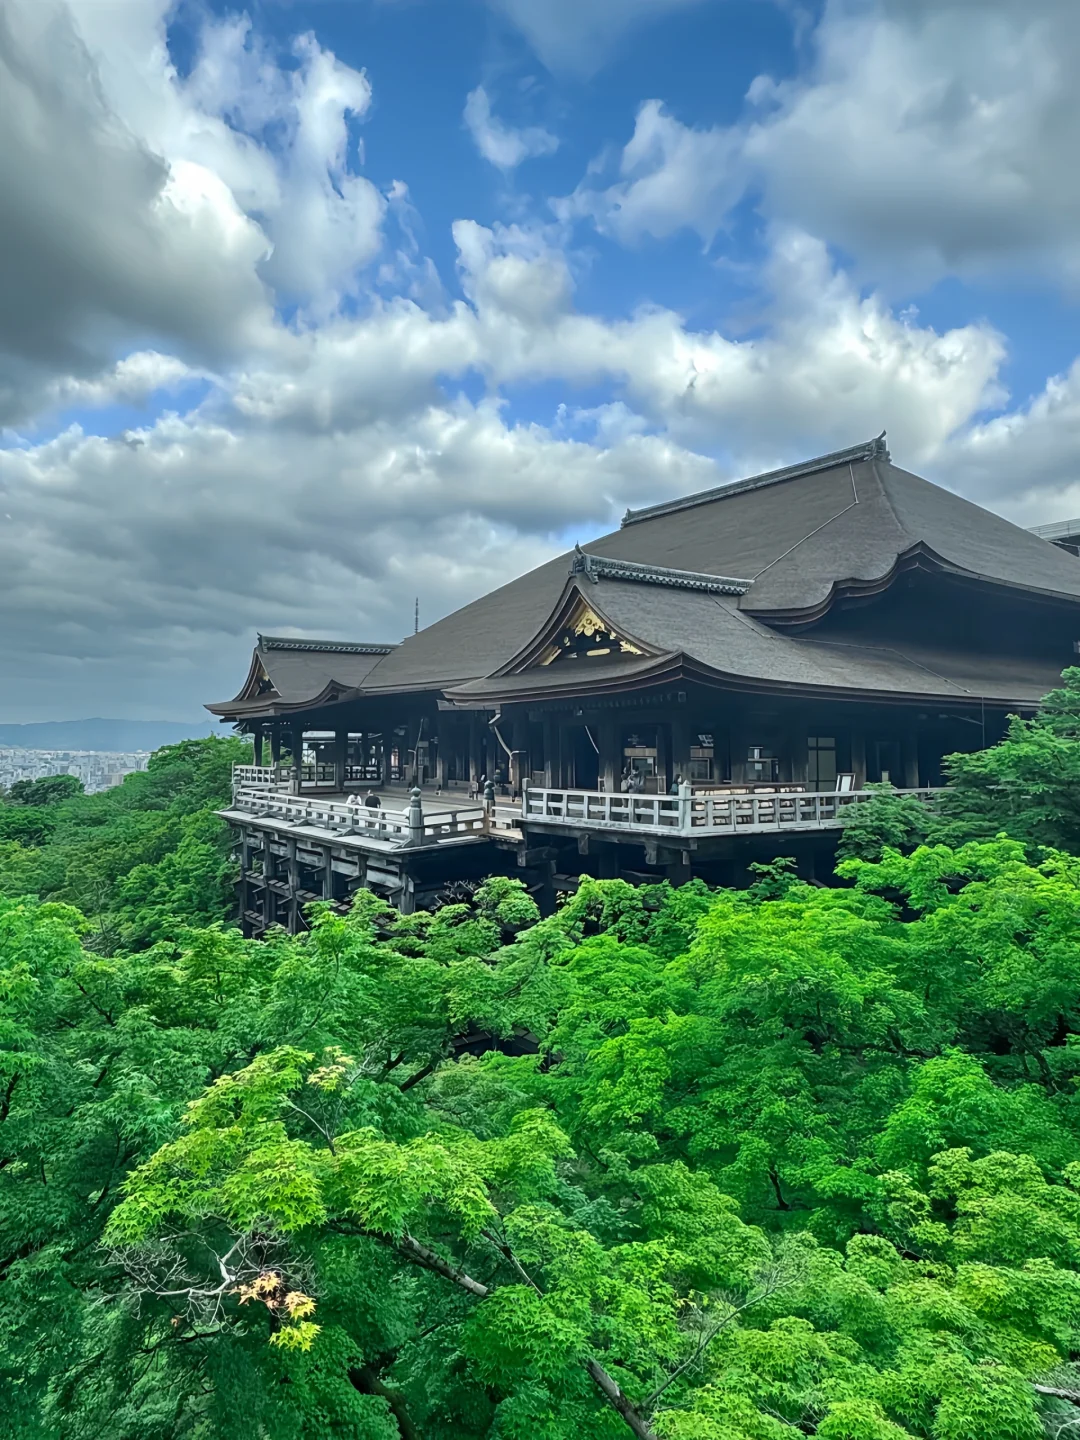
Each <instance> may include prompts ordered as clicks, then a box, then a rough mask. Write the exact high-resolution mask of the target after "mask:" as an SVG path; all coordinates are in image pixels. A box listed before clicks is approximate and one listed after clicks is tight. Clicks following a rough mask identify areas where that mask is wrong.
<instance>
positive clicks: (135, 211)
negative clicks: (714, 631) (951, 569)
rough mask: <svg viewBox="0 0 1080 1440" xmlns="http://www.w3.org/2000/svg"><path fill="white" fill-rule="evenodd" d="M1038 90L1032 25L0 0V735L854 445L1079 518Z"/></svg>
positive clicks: (1050, 17)
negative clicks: (679, 498) (638, 513)
mask: <svg viewBox="0 0 1080 1440" xmlns="http://www.w3.org/2000/svg"><path fill="white" fill-rule="evenodd" d="M1078 68H1080V6H1078V5H1077V4H1076V3H1075V0H836V3H803V0H336V3H308V0H253V3H251V4H249V5H248V6H247V7H246V8H238V7H237V6H235V5H233V4H232V3H229V0H179V3H175V4H172V3H169V0H4V3H3V4H2V5H0V195H2V196H3V202H2V205H3V210H2V220H0V720H3V721H9V722H11V721H32V720H46V719H68V718H78V717H82V716H87V715H110V716H118V717H124V718H139V717H145V718H156V719H166V718H167V719H182V720H194V719H198V718H199V717H200V716H201V715H202V713H203V712H202V711H201V705H202V703H203V702H204V701H209V700H218V699H223V698H227V697H229V696H231V695H232V694H234V693H235V692H236V690H237V689H238V688H239V686H240V684H241V683H242V681H243V679H244V676H245V674H246V672H247V665H248V659H249V656H250V649H251V645H252V643H253V641H254V637H255V633H256V631H257V630H262V631H263V632H264V633H269V634H283V633H284V634H306V635H315V636H326V637H329V638H340V639H353V640H366V641H380V642H382V641H394V640H399V639H401V638H403V636H405V635H406V634H408V633H409V632H410V631H411V630H412V627H413V614H414V603H415V601H416V599H417V597H418V599H419V608H420V618H421V623H425V624H426V623H430V622H431V621H433V620H435V619H437V618H439V617H440V616H441V615H444V614H446V613H448V612H449V611H450V610H452V609H454V608H456V607H457V606H458V605H461V604H464V603H465V602H467V601H468V600H470V599H473V598H475V597H476V596H477V595H479V594H482V593H484V592H485V591H487V590H490V589H492V588H494V587H495V586H497V585H499V584H501V583H503V582H504V581H506V580H508V579H511V578H512V577H513V576H514V575H517V574H520V573H521V572H522V571H524V570H526V569H528V568H530V567H531V566H533V565H534V564H537V563H539V562H540V561H542V560H544V559H546V558H548V557H549V556H550V555H552V554H555V553H558V551H559V550H561V549H564V548H567V546H568V545H570V544H572V543H573V542H574V541H575V540H586V539H589V538H591V537H592V536H595V535H597V534H600V533H603V532H604V531H605V530H608V529H611V528H614V527H615V526H617V524H618V519H619V517H620V515H621V514H622V513H623V511H624V510H625V509H626V508H627V507H628V506H640V505H646V504H649V503H651V502H655V501H659V500H663V499H666V498H669V497H671V496H674V495H678V494H685V493H689V492H692V491H694V490H700V489H704V488H707V487H709V486H713V485H717V484H721V483H723V481H724V480H726V479H734V478H738V477H739V476H742V475H746V474H752V473H755V472H757V471H761V470H764V469H768V468H771V467H774V466H777V465H782V464H786V463H790V462H793V461H796V460H799V459H801V458H807V457H809V456H812V455H816V454H820V453H822V452H824V451H828V450H831V449H835V448H837V447H841V446H846V445H850V444H854V443H857V442H860V441H863V440H865V439H868V438H869V437H871V436H873V435H876V434H878V433H879V432H880V431H881V430H883V429H884V430H887V431H888V443H889V447H890V449H891V452H892V455H893V459H894V461H896V462H897V463H899V464H901V465H903V466H905V467H906V468H908V469H911V470H914V471H916V472H918V473H920V474H923V475H925V476H927V478H929V479H932V480H935V481H937V482H938V483H940V484H943V485H947V486H949V487H950V488H952V489H954V490H956V491H958V492H960V493H961V494H963V495H966V496H968V497H969V498H971V499H973V500H976V501H978V502H979V503H980V504H983V505H986V506H988V507H989V508H991V509H994V510H997V511H999V512H1000V513H1001V514H1004V515H1006V516H1008V517H1009V518H1010V519H1013V520H1016V521H1017V522H1018V523H1021V524H1024V525H1032V524H1037V523H1040V522H1043V521H1048V520H1055V519H1066V518H1072V517H1074V516H1077V515H1080V328H1078V305H1080V165H1077V163H1076V155H1077V151H1078V149H1080V87H1077V85H1076V84H1075V75H1076V73H1077V71H1078ZM539 618H540V617H538V619H539Z"/></svg>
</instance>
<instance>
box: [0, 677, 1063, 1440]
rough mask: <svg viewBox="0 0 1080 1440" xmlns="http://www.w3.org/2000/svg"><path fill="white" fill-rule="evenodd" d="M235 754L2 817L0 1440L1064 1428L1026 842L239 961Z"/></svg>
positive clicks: (763, 1434) (402, 927) (1058, 718)
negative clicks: (227, 804) (219, 808)
mask: <svg viewBox="0 0 1080 1440" xmlns="http://www.w3.org/2000/svg"><path fill="white" fill-rule="evenodd" d="M1074 691H1076V692H1077V693H1078V694H1080V674H1077V675H1069V676H1067V677H1066V687H1065V691H1064V692H1062V693H1063V694H1065V696H1066V699H1067V696H1068V695H1069V694H1072V693H1073V692H1074ZM1070 713H1072V712H1070V711H1069V709H1068V705H1067V703H1066V701H1064V700H1063V701H1061V702H1060V703H1059V702H1058V701H1056V700H1054V698H1053V697H1051V703H1050V706H1049V708H1048V711H1047V716H1046V718H1045V720H1044V721H1041V722H1038V723H1036V724H1035V725H1033V726H1032V727H1029V729H1028V730H1025V731H1024V732H1023V734H1019V733H1018V734H1017V735H1013V736H1011V737H1010V738H1009V739H1008V740H1007V741H1006V742H1005V743H1004V746H1000V747H997V751H998V752H1003V751H1004V750H1005V749H1007V747H1008V746H1010V745H1014V744H1020V743H1021V742H1022V743H1023V744H1025V745H1026V744H1027V743H1028V740H1029V738H1030V735H1031V734H1037V736H1038V740H1037V743H1038V744H1039V745H1041V746H1043V747H1044V749H1045V747H1047V746H1049V747H1050V748H1051V749H1052V748H1053V746H1055V745H1058V744H1059V743H1060V744H1062V745H1065V744H1072V743H1073V742H1074V740H1075V738H1076V737H1075V736H1072V735H1070V734H1069V733H1067V732H1068V725H1069V724H1070V723H1071V722H1070V721H1069V715H1070ZM1055 727H1056V728H1055ZM1047 737H1049V738H1047ZM237 749H238V747H237V746H234V745H232V744H231V743H230V742H221V741H215V742H195V743H193V744H192V745H189V746H180V747H173V748H172V749H171V750H168V751H164V752H160V753H159V755H158V756H156V757H155V759H154V762H153V765H152V768H151V770H150V771H148V772H147V774H146V776H139V777H132V778H131V779H130V780H129V781H128V782H127V784H125V786H124V787H122V788H121V790H119V791H117V792H112V793H111V794H109V795H107V796H103V797H75V798H73V799H68V800H59V801H57V802H56V803H48V804H41V803H33V804H31V803H27V804H23V805H6V806H0V822H7V821H8V820H10V819H11V817H13V816H23V817H24V822H23V823H24V825H25V826H26V827H27V828H24V830H23V831H21V832H18V833H12V834H8V833H7V832H6V831H4V830H3V826H2V823H0V894H6V895H7V897H8V898H6V899H3V898H0V1275H2V1276H3V1278H4V1281H5V1284H4V1287H3V1291H2V1292H0V1293H2V1294H3V1297H4V1307H3V1318H4V1324H3V1325H2V1326H0V1391H2V1393H3V1396H4V1402H5V1403H4V1405H3V1406H2V1407H0V1435H7V1434H10V1435H12V1436H18V1437H20V1440H23V1437H27V1440H91V1437H92V1440H173V1437H176V1440H189V1437H190V1440H219V1437H220V1440H233V1437H236V1440H241V1437H243V1440H249V1437H257V1440H278V1437H282V1440H293V1437H295V1440H300V1437H304V1440H324V1437H325V1440H418V1437H423V1440H616V1437H622V1436H628V1435H631V1434H636V1435H638V1436H639V1440H640V1437H644V1436H651V1437H656V1440H790V1437H792V1436H796V1435H815V1436H818V1437H821V1440H1039V1437H1041V1436H1043V1435H1055V1436H1056V1435H1058V1434H1063V1435H1068V1434H1069V1433H1071V1432H1070V1430H1069V1429H1067V1428H1065V1429H1063V1428H1062V1427H1068V1426H1070V1425H1071V1426H1072V1427H1073V1429H1074V1430H1075V1429H1076V1428H1077V1422H1080V1405H1074V1404H1073V1403H1072V1401H1071V1400H1070V1398H1069V1397H1070V1395H1073V1394H1076V1385H1075V1383H1074V1381H1073V1380H1071V1379H1070V1377H1073V1376H1075V1374H1076V1371H1075V1365H1074V1361H1075V1357H1076V1356H1077V1354H1080V1143H1078V1141H1080V1109H1078V1105H1080V1098H1078V1082H1080V859H1078V858H1076V857H1074V856H1072V855H1070V854H1067V853H1064V852H1059V851H1041V850H1039V849H1038V848H1037V847H1036V845H1035V844H1034V841H1035V840H1036V839H1038V838H1039V837H1040V834H1041V833H1042V832H1038V831H1037V830H1036V829H1034V828H1029V830H1028V831H1025V832H1024V833H1020V832H1021V830H1022V828H1023V825H1028V824H1029V821H1030V820H1031V812H1030V807H1029V808H1028V809H1027V810H1025V809H1024V806H1025V805H1027V804H1028V802H1027V800H1024V802H1023V804H1021V803H1020V800H1019V799H1018V800H1017V801H1016V803H1015V804H1014V805H1013V808H1012V812H1011V818H1010V825H1013V824H1014V822H1015V825H1016V826H1019V827H1020V828H1019V829H1017V830H1016V831H1015V835H1016V838H1013V839H1005V838H1000V837H997V834H996V832H997V830H998V829H1000V828H1001V827H1000V826H999V825H997V824H996V821H994V822H993V823H991V821H992V817H991V819H987V824H986V825H985V826H984V825H983V824H982V822H981V821H980V822H979V824H977V825H974V826H973V829H972V832H971V836H968V837H965V838H964V840H963V843H953V844H948V843H945V841H944V840H942V839H940V838H939V833H938V831H937V830H935V831H934V832H933V834H932V836H931V841H930V842H928V843H920V844H917V843H916V840H917V835H916V834H915V833H914V832H913V830H912V828H911V827H910V826H908V828H906V829H905V828H904V825H907V821H908V820H910V818H911V817H910V816H907V815H906V812H905V813H904V814H903V815H898V814H896V813H893V811H891V810H888V807H889V806H890V805H894V804H895V803H898V802H897V801H896V797H893V796H888V795H883V796H882V797H881V798H880V800H876V801H874V802H873V805H874V806H878V807H879V808H882V807H884V808H883V809H882V816H883V818H882V817H879V820H878V821H875V822H874V823H875V825H877V827H878V838H877V839H876V841H875V839H874V834H873V833H871V832H872V831H873V830H874V826H873V825H871V826H870V827H869V829H868V831H867V834H866V835H865V836H863V838H862V839H861V840H860V839H859V837H858V835H857V834H855V835H853V834H852V833H850V832H849V835H848V837H847V841H846V843H847V844H848V850H849V854H848V858H847V859H846V860H845V861H844V862H843V864H842V865H841V875H840V879H841V882H842V883H841V884H840V885H838V886H837V888H833V889H823V888H820V887H817V886H811V885H805V884H803V883H801V882H800V881H799V880H798V879H797V878H796V877H795V875H794V874H793V873H792V869H791V867H790V866H789V865H786V864H785V863H783V862H777V863H773V864H770V865H765V866H760V867H758V873H757V878H756V880H755V882H754V884H753V885H752V886H751V887H750V888H749V889H748V890H745V891H742V892H733V891H715V892H711V891H709V890H708V888H707V887H706V886H704V885H703V884H701V883H700V882H695V883H692V884H689V885H686V886H684V887H682V888H681V889H678V890H672V889H671V888H670V887H669V886H667V885H656V886H644V887H639V888H634V887H631V886H629V885H626V884H624V883H622V882H619V881H599V882H594V881H588V880H587V881H584V882H583V883H582V885H581V887H580V889H579V890H578V892H577V893H576V894H575V895H574V896H573V897H572V898H571V899H570V900H569V901H568V902H567V904H566V905H565V906H564V907H563V908H562V909H561V910H559V912H558V913H557V914H556V915H554V916H552V917H549V918H545V919H541V918H540V916H539V914H538V912H537V909H536V906H535V904H534V903H533V901H532V900H531V899H530V897H529V896H528V895H527V894H526V893H525V891H524V889H523V887H522V886H521V884H520V883H519V882H516V881H513V880H508V879H503V878H496V879H492V880H490V881H488V882H487V883H486V884H485V885H484V886H483V887H482V888H481V889H480V890H479V891H478V893H477V894H476V896H475V897H474V899H473V900H472V901H471V902H470V903H462V904H453V905H446V906H444V907H443V908H442V909H440V910H439V911H437V912H435V913H433V914H417V915H411V916H401V915H398V914H397V913H396V912H395V911H394V910H393V909H391V908H390V907H389V906H388V905H387V904H386V903H385V902H383V901H380V900H378V899H376V898H375V897H374V896H373V895H371V894H370V893H368V892H364V891H362V892H360V893H359V894H358V895H357V896H356V898H355V902H354V905H353V908H352V910H351V913H350V914H349V916H348V917H342V916H341V915H339V914H337V913H336V912H335V911H334V909H333V908H332V907H329V906H326V905H314V906H312V907H311V909H310V914H309V919H310V930H309V931H308V932H307V933H305V934H304V935H302V936H298V937H296V938H290V937H288V936H286V935H284V934H283V933H282V932H280V931H272V932H270V933H269V935H268V936H267V937H266V939H265V940H262V941H252V940H245V939H244V938H242V936H241V935H240V934H239V932H238V931H237V930H235V929H233V928H230V927H229V926H228V925H227V924H226V923H224V915H225V905H226V899H227V894H228V885H229V881H230V874H229V870H228V866H227V864H226V862H225V860H224V852H223V850H222V841H221V834H220V827H219V826H218V823H217V821H216V820H214V818H213V815H212V811H213V808H214V806H215V805H217V804H219V803H220V801H221V799H222V798H223V797H224V793H225V791H226V790H227V782H228V766H229V764H231V762H232V759H233V758H234V757H235V754H236V751H237ZM969 759H970V761H971V764H972V765H975V762H976V760H978V761H979V763H984V762H985V763H987V764H989V763H990V762H986V761H985V757H969ZM965 763H967V762H965ZM994 763H995V764H999V765H1002V764H1004V761H1003V760H1002V758H1001V755H1000V754H998V759H997V760H996V761H995V762H994ZM1010 763H1011V762H1010ZM976 768H977V767H976ZM971 773H975V772H974V771H972V772H971ZM987 773H989V772H987ZM998 773H1001V772H1000V771H999V772H998ZM1038 773H1039V774H1042V773H1043V772H1038ZM964 783H967V782H961V783H959V784H958V789H960V788H963V784H964ZM979 783H980V784H981V782H979ZM1024 783H1025V784H1027V783H1028V782H1027V781H1025V782H1024ZM1040 783H1041V782H1040ZM1053 783H1054V784H1057V780H1054V782H1053ZM1046 784H1047V789H1046V794H1048V795H1049V794H1051V792H1052V791H1053V785H1052V784H1051V782H1050V781H1047V782H1046ZM129 786H130V787H132V788H131V789H130V790H129ZM975 788H976V789H978V786H976V787H975ZM1023 793H1024V794H1025V795H1027V794H1029V791H1024V792H1023ZM979 794H980V795H981V796H982V798H983V799H985V800H986V803H987V805H988V806H989V807H990V809H992V808H993V807H994V806H996V805H999V803H1000V797H999V795H998V792H997V791H996V790H995V789H994V788H993V787H992V786H991V785H990V784H987V785H986V786H985V787H983V789H981V790H979ZM1019 794H1020V791H1019V790H1018V791H1017V795H1019ZM1010 803H1012V802H1010ZM1054 803H1055V805H1056V803H1057V802H1056V801H1055V802H1054ZM867 808H868V809H869V808H872V807H867ZM990 809H988V810H987V812H986V813H987V816H989V815H990ZM886 811H888V813H885V812H886ZM1055 813H1056V814H1057V815H1058V820H1057V821H1055V822H1054V823H1063V822H1061V820H1060V817H1061V815H1062V814H1064V811H1063V810H1061V809H1060V807H1059V808H1058V809H1057V810H1056V811H1055ZM956 814H957V812H956V811H953V812H951V813H950V814H949V815H948V816H947V819H946V823H947V824H949V825H953V826H956V825H958V824H959V821H958V820H957V819H956ZM1025 814H1026V815H1027V816H1028V818H1027V819H1026V820H1024V819H1023V816H1024V815H1025ZM1017 817H1021V818H1020V819H1017ZM984 818H986V817H984ZM894 821H895V822H896V823H897V825H899V826H900V828H899V829H898V830H897V832H896V838H897V840H898V844H897V845H896V846H885V847H884V848H883V847H882V844H881V833H882V832H883V829H884V827H885V825H886V822H887V823H888V824H892V823H893V822H894ZM900 822H903V825H901V824H900ZM11 823H12V824H13V825H16V822H14V821H12V822H11ZM934 823H935V826H936V825H937V822H936V821H935V822H934ZM1032 823H1033V822H1032ZM1040 823H1049V822H1048V821H1040ZM34 827H36V829H35V828H34ZM16 830H17V825H16ZM1060 834H1061V836H1062V838H1064V837H1065V831H1064V829H1062V831H1061V832H1060ZM972 837H973V838H972ZM1042 838H1045V835H1043V836H1042ZM931 842H932V843H931ZM905 850H909V851H910V852H911V853H903V852H904V851H905ZM79 898H82V900H83V903H84V905H85V906H86V908H87V909H88V910H89V912H91V918H90V919H89V920H87V919H85V918H84V915H83V913H81V911H80V910H79V909H76V908H74V906H73V905H72V904H70V903H65V902H70V901H72V900H75V899H79ZM1037 1385H1038V1386H1040V1387H1041V1389H1040V1388H1036V1386H1037ZM1055 1392H1056V1393H1055Z"/></svg>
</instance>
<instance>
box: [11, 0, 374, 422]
mask: <svg viewBox="0 0 1080 1440" xmlns="http://www.w3.org/2000/svg"><path fill="white" fill-rule="evenodd" d="M167 8H168V7H167V6H166V5H165V4H164V3H163V0H148V3H146V4H139V5H122V4H121V5H117V4H101V3H91V0H78V3H75V4H73V5H70V6H69V5H65V4H63V3H61V0H11V3H8V4H5V5H4V6H3V7H0V191H2V193H3V195H4V212H5V218H4V224H3V226H0V424H3V423H5V422H7V423H10V422H12V421H17V420H19V419H22V418H25V417H26V416H28V415H30V414H32V413H33V411H34V408H35V407H36V406H37V405H39V404H42V403H49V402H50V400H51V398H52V397H53V395H54V393H55V391H56V388H57V385H59V386H61V388H62V386H63V385H64V384H65V383H66V382H67V380H68V379H69V378H71V379H75V380H79V381H82V382H87V383H92V382H94V381H95V379H96V377H98V376H99V375H104V374H107V373H108V371H109V370H110V369H111V367H112V365H113V364H115V361H116V356H117V353H118V352H121V353H122V351H123V349H124V348H126V347H128V346H130V344H131V343H132V341H135V342H137V343H139V342H143V343H144V342H145V341H147V340H150V341H151V342H152V343H154V344H155V345H157V346H160V345H162V343H164V344H166V345H167V346H169V347H170V348H172V349H175V350H177V351H178V352H179V353H180V354H181V356H182V357H183V358H185V359H186V360H188V361H189V362H193V363H197V364H211V365H221V364H226V363H229V362H231V361H235V360H236V359H237V358H238V357H239V356H241V355H244V354H247V353H250V352H251V351H252V350H257V349H259V348H261V347H263V346H265V345H267V344H268V343H270V336H271V330H272V325H273V309H272V306H273V300H274V295H273V294H272V293H271V291H270V290H269V289H268V284H269V285H272V286H273V287H274V290H275V291H277V292H278V296H279V298H281V299H286V300H289V301H293V302H300V303H301V304H305V305H312V306H317V307H319V308H320V309H321V310H323V311H325V310H327V309H333V307H334V305H335V303H336V300H337V298H338V297H339V296H340V295H342V294H345V293H348V292H351V291H355V289H356V287H357V285H358V283H359V276H360V274H361V273H362V271H363V267H364V266H365V265H367V264H368V263H369V262H370V261H371V260H372V259H373V258H374V257H375V256H376V254H377V252H378V250H379V248H380V245H381V241H382V230H381V227H382V221H383V215H384V211H385V208H386V202H385V201H384V199H383V197H382V196H381V195H380V194H379V192H378V191H377V190H376V188H375V187H374V186H373V185H372V184H371V183H370V181H368V180H367V179H365V178H364V177H363V176H361V175H360V174H358V173H357V172H356V168H355V162H356V157H355V156H350V155H349V154H348V131H347V125H346V119H347V117H349V116H353V117H362V116H363V115H364V113H365V112H366V110H367V108H368V106H369V104H370V99H371V88H370V85H369V83H368V81H367V79H366V77H365V76H364V75H362V74H361V73H360V72H358V71H356V70H353V69H351V68H349V67H348V66H345V65H342V64H341V63H340V62H339V61H338V60H337V59H336V58H335V57H334V56H333V55H332V54H330V53H329V52H328V51H326V50H323V49H322V48H321V47H320V46H319V45H318V44H317V42H316V41H315V40H314V39H313V38H312V37H310V36H301V37H300V38H299V39H298V40H297V41H296V42H295V45H294V60H295V62H296V63H295V64H293V65H291V66H288V67H287V66H283V65H279V64H278V63H277V62H276V61H275V60H274V59H273V57H271V56H269V55H268V53H267V52H266V51H265V49H264V47H263V46H261V45H260V44H259V42H258V41H257V40H256V39H255V38H254V37H253V36H252V33H251V29H250V26H249V24H248V22H247V21H246V20H243V21H236V20H231V21H222V22H217V23H213V22H207V24H206V25H205V26H204V29H203V31H202V34H201V49H200V52H199V55H198V58H197V62H196V65H195V67H194V70H193V73H192V75H191V76H190V77H189V79H188V80H187V81H186V82H182V81H181V80H180V79H179V77H178V76H177V74H176V72H175V70H174V69H173V67H172V65H171V62H170V61H169V56H168V52H167V49H166V46H165V30H164V25H165V11H166V10H167ZM271 124H272V125H273V126H274V130H275V144H274V148H273V149H272V150H271V149H270V148H269V147H268V146H267V145H266V144H265V143H264V142H263V140H262V139H261V138H259V137H260V134H261V131H262V128H263V127H264V126H267V125H271ZM244 125H247V126H249V127H250V130H251V133H245V132H244V129H243V126H244Z"/></svg>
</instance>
